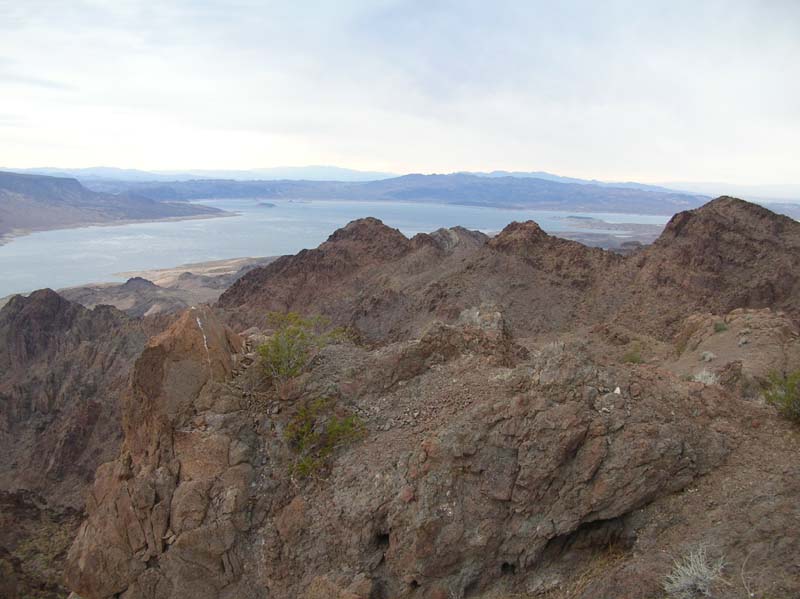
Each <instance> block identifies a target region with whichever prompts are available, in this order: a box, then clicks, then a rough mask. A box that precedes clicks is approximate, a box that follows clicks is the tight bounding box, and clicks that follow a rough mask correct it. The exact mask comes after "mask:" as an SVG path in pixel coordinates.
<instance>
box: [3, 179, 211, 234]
mask: <svg viewBox="0 0 800 599" xmlns="http://www.w3.org/2000/svg"><path fill="white" fill-rule="evenodd" d="M219 214H223V211H221V210H217V209H215V208H211V207H208V206H199V205H194V204H186V203H174V202H162V201H158V200H155V199H151V198H149V197H145V196H142V195H139V194H137V193H135V192H127V191H126V192H123V193H121V194H117V195H111V194H108V193H99V192H96V191H92V190H90V189H87V188H86V187H84V186H83V185H81V184H80V183H79V182H78V181H76V180H75V179H68V178H63V177H45V176H41V175H29V174H20V173H8V172H2V171H0V243H2V242H3V241H4V237H7V236H9V235H13V234H19V233H23V232H28V231H35V230H45V229H61V228H64V227H74V226H84V225H91V224H104V223H113V222H123V221H129V220H145V221H147V220H159V219H162V218H194V217H198V216H216V215H219Z"/></svg>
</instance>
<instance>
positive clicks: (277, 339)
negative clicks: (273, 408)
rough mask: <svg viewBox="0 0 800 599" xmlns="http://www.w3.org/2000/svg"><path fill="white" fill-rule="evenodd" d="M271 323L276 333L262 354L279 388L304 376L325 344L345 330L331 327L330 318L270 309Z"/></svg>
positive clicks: (272, 379) (263, 362) (263, 361)
mask: <svg viewBox="0 0 800 599" xmlns="http://www.w3.org/2000/svg"><path fill="white" fill-rule="evenodd" d="M267 324H268V325H269V326H270V327H271V328H272V329H273V330H274V332H273V333H272V335H271V336H270V337H269V339H267V341H266V342H265V343H264V344H263V345H261V347H259V348H258V353H259V355H260V356H261V364H262V366H263V368H264V373H265V374H266V376H267V378H268V379H269V380H270V381H271V382H272V383H273V384H274V385H275V387H276V388H278V387H279V386H281V385H283V384H284V383H286V381H288V380H289V379H291V378H294V377H296V376H298V375H300V374H301V373H302V372H303V371H304V370H305V368H306V366H308V363H309V362H310V361H311V359H312V358H313V357H314V355H315V353H316V352H317V351H319V350H320V349H321V348H322V347H324V346H325V345H327V344H329V343H331V342H333V341H336V340H338V339H340V338H341V332H340V331H339V330H338V329H333V330H330V321H329V320H328V319H326V318H324V317H321V316H314V317H304V316H301V315H300V314H297V313H295V312H289V313H287V314H282V313H280V312H270V313H269V314H268V315H267Z"/></svg>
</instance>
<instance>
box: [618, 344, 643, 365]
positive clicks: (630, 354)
mask: <svg viewBox="0 0 800 599" xmlns="http://www.w3.org/2000/svg"><path fill="white" fill-rule="evenodd" d="M622 361H623V362H625V363H626V364H641V363H642V362H644V358H642V348H641V347H640V346H639V345H638V344H636V345H634V346H633V347H632V348H631V349H629V350H628V351H627V352H625V355H624V356H622Z"/></svg>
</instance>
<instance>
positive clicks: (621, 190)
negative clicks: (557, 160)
mask: <svg viewBox="0 0 800 599" xmlns="http://www.w3.org/2000/svg"><path fill="white" fill-rule="evenodd" d="M93 187H94V188H95V189H102V190H103V191H106V192H112V193H130V192H133V193H137V194H141V195H144V196H147V197H150V198H153V199H157V200H173V201H174V200H193V199H202V198H217V199H225V198H265V199H303V200H335V199H338V200H369V201H380V200H391V201H405V202H429V203H444V204H459V205H467V206H492V207H498V208H529V209H538V210H568V211H578V212H627V213H639V214H663V215H672V214H674V213H675V212H679V211H681V210H687V209H690V208H695V207H697V206H700V205H701V204H703V203H704V202H705V201H706V200H707V199H708V198H706V197H704V196H699V195H693V194H687V193H682V192H671V191H668V190H664V191H651V190H647V189H640V188H634V187H612V186H607V185H602V186H601V185H595V184H591V183H586V184H584V183H580V184H579V183H563V182H560V181H554V180H548V179H540V178H533V177H512V176H492V177H487V176H479V175H473V174H467V173H457V174H451V175H418V174H415V175H404V176H402V177H394V178H392V179H383V180H378V181H366V182H348V181H296V180H280V181H266V180H265V181H235V180H230V179H225V180H222V179H218V180H206V179H204V180H193V181H173V182H158V181H154V182H124V181H119V182H110V181H107V182H103V183H97V184H94V185H93Z"/></svg>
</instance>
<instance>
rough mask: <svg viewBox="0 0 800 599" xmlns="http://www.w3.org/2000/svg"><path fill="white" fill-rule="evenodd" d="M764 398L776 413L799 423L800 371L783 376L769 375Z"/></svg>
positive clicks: (774, 373)
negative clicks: (774, 408)
mask: <svg viewBox="0 0 800 599" xmlns="http://www.w3.org/2000/svg"><path fill="white" fill-rule="evenodd" d="M764 398H765V399H766V400H767V402H768V403H770V404H772V405H774V406H775V407H776V408H778V411H779V412H780V413H781V414H782V415H783V416H785V417H786V418H788V419H789V420H793V421H795V422H800V370H795V371H794V372H792V373H791V374H788V375H783V374H780V373H777V372H773V373H772V374H770V376H769V379H768V383H767V388H766V389H765V390H764Z"/></svg>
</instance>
